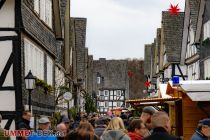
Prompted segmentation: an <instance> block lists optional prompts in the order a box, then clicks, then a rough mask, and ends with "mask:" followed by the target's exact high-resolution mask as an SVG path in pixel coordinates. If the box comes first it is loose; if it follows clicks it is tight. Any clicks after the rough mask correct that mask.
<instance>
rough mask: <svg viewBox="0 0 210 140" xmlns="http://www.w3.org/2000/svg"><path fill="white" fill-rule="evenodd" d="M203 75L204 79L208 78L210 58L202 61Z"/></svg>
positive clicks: (209, 75) (209, 74)
mask: <svg viewBox="0 0 210 140" xmlns="http://www.w3.org/2000/svg"><path fill="white" fill-rule="evenodd" d="M204 75H205V77H204V78H205V79H206V78H207V77H208V78H209V77H210V58H209V59H207V60H205V61H204Z"/></svg>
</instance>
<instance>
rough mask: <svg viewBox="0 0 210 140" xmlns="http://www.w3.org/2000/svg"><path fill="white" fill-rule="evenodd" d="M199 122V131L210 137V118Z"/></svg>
mask: <svg viewBox="0 0 210 140" xmlns="http://www.w3.org/2000/svg"><path fill="white" fill-rule="evenodd" d="M199 124H200V131H201V133H202V134H203V135H205V136H206V137H210V119H203V120H201V121H200V123H199Z"/></svg>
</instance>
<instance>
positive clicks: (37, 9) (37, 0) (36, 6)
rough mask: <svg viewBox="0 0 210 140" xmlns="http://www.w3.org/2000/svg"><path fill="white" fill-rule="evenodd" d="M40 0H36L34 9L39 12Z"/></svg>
mask: <svg viewBox="0 0 210 140" xmlns="http://www.w3.org/2000/svg"><path fill="white" fill-rule="evenodd" d="M39 6H40V5H39V0H34V11H35V12H37V13H38V14H39V9H40V8H39Z"/></svg>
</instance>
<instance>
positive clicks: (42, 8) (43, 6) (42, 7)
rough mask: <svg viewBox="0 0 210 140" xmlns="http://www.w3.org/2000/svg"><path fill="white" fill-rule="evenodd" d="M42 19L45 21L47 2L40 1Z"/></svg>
mask: <svg viewBox="0 0 210 140" xmlns="http://www.w3.org/2000/svg"><path fill="white" fill-rule="evenodd" d="M40 18H41V19H42V20H43V21H45V0H40Z"/></svg>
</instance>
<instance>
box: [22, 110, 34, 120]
mask: <svg viewBox="0 0 210 140" xmlns="http://www.w3.org/2000/svg"><path fill="white" fill-rule="evenodd" d="M31 117H32V115H31V112H30V111H24V112H23V115H22V118H23V119H25V120H28V121H30V120H31Z"/></svg>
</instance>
